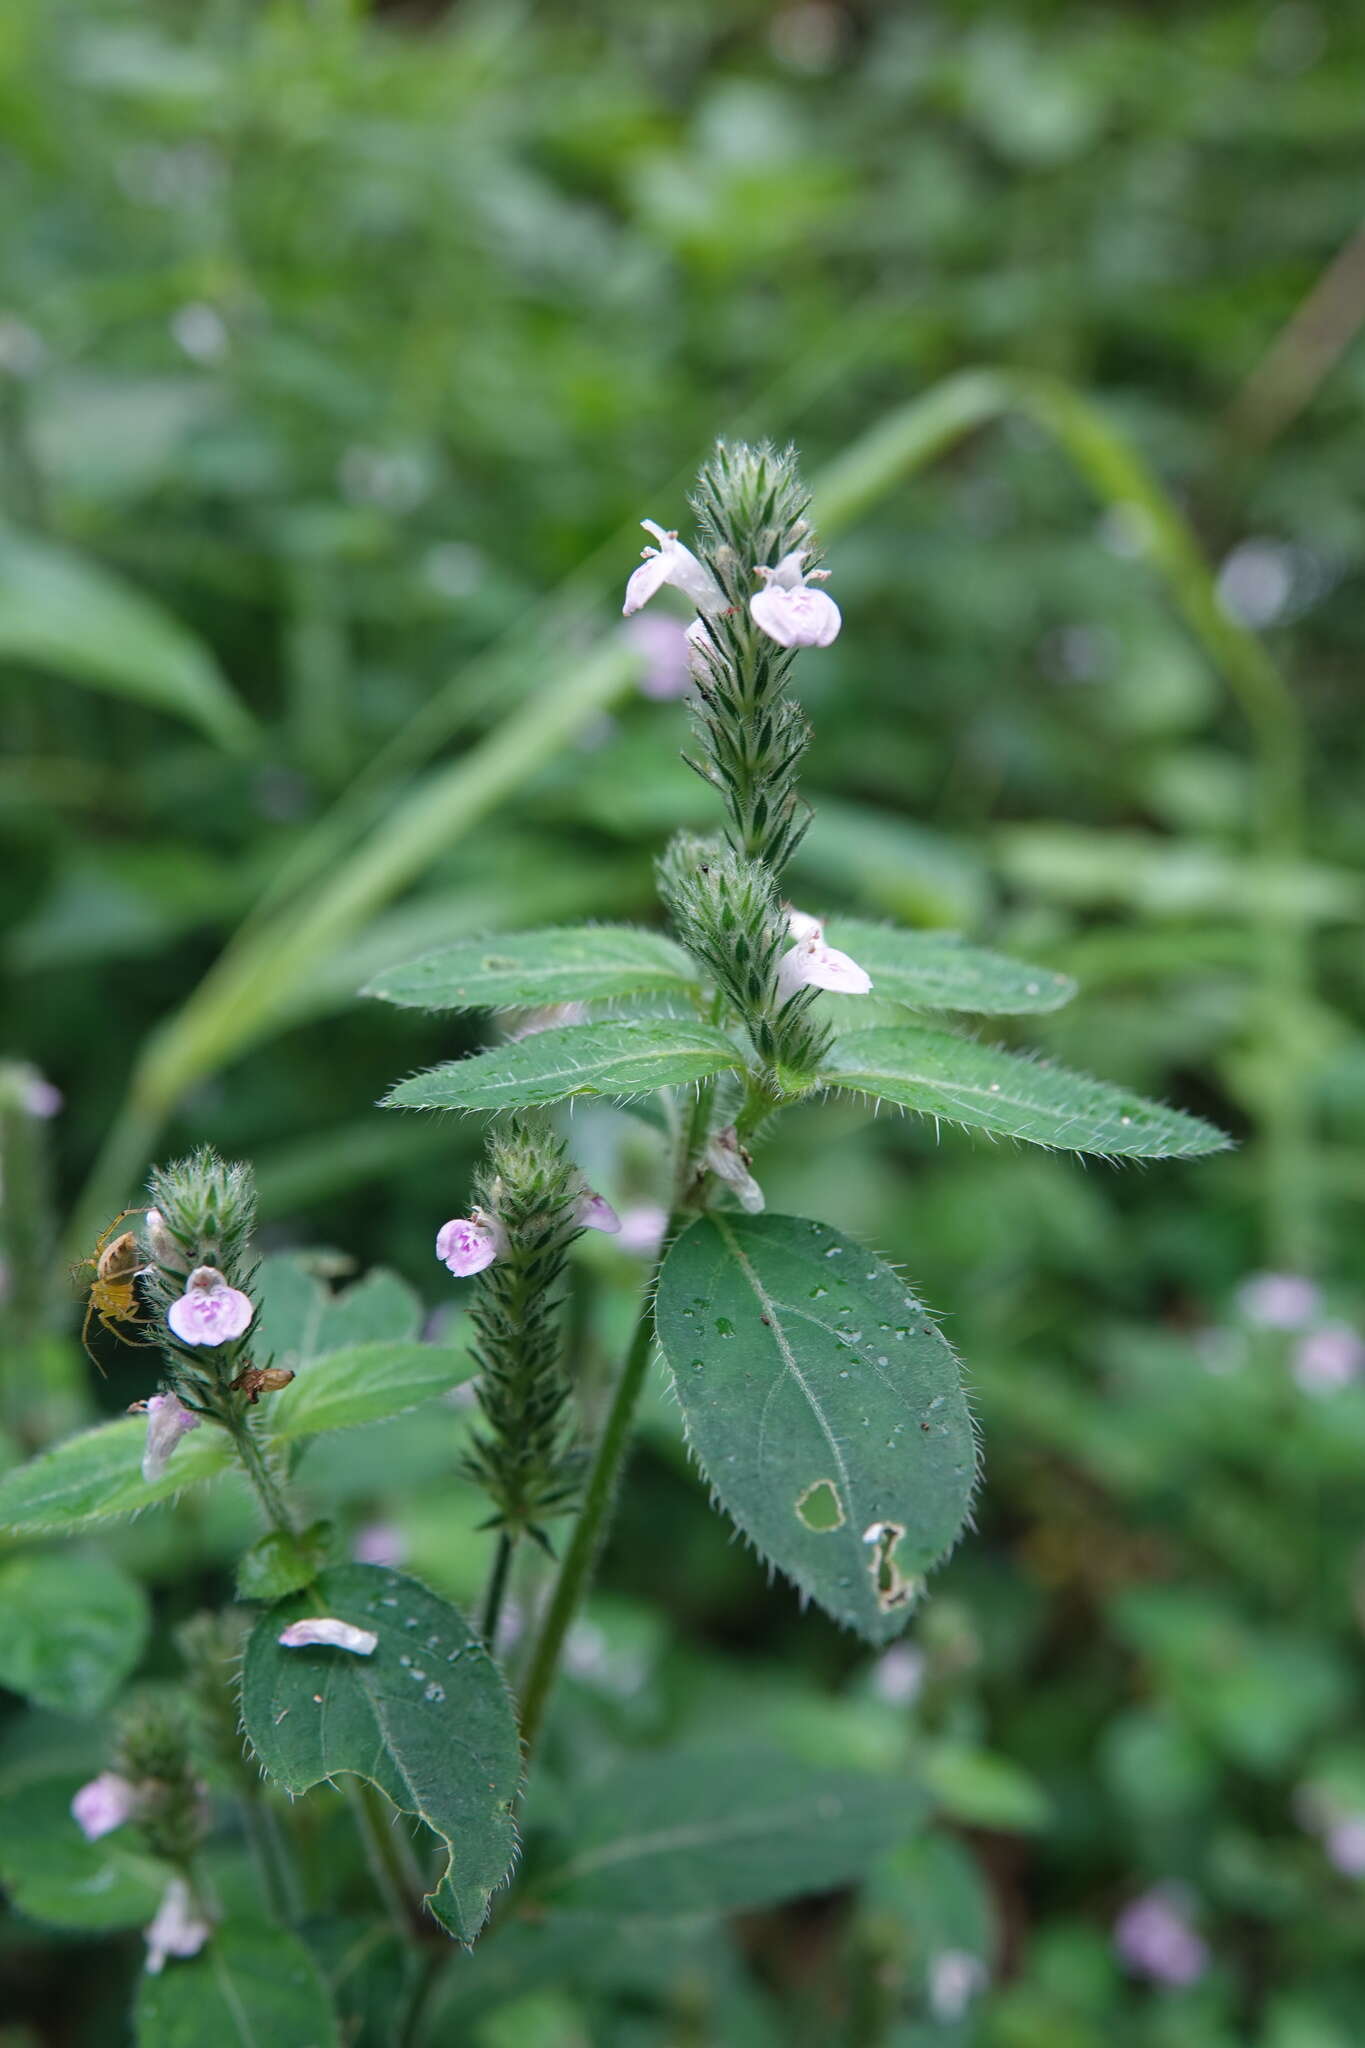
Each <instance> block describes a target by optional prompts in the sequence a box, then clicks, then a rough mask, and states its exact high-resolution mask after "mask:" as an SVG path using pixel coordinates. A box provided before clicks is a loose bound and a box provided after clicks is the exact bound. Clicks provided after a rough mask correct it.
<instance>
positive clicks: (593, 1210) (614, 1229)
mask: <svg viewBox="0 0 1365 2048" xmlns="http://www.w3.org/2000/svg"><path fill="white" fill-rule="evenodd" d="M578 1221H579V1223H580V1225H581V1226H582V1228H583V1229H584V1230H601V1231H604V1232H605V1233H606V1235H607V1236H608V1237H616V1236H619V1234H620V1230H621V1219H620V1217H619V1216H618V1215H617V1213H616V1211H615V1210H614V1209H613V1208H612V1206H611V1203H610V1202H609V1201H608V1200H607V1199H606V1197H605V1195H595V1194H594V1193H593V1191H592V1189H591V1188H588V1189H587V1190H586V1192H585V1193H584V1196H583V1199H582V1201H581V1202H580V1203H579V1205H578Z"/></svg>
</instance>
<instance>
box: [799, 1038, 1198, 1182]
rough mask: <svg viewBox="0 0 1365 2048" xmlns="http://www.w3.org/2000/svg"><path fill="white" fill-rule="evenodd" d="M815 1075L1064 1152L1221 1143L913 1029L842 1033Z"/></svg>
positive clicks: (1031, 1067) (1174, 1155)
mask: <svg viewBox="0 0 1365 2048" xmlns="http://www.w3.org/2000/svg"><path fill="white" fill-rule="evenodd" d="M821 1078H822V1079H823V1080H824V1081H826V1082H827V1083H828V1084H829V1085H830V1086H831V1087H837V1088H852V1089H856V1090H857V1091H858V1093H859V1094H862V1095H870V1096H874V1097H875V1098H876V1099H877V1100H878V1101H881V1102H896V1103H899V1104H900V1105H901V1106H902V1108H904V1109H913V1110H918V1112H919V1113H920V1115H922V1116H931V1117H933V1118H935V1119H936V1120H942V1121H943V1122H945V1123H955V1124H962V1125H964V1126H966V1127H967V1128H968V1129H972V1130H980V1131H991V1132H993V1133H997V1134H998V1135H1000V1136H1002V1137H1006V1138H1023V1139H1024V1140H1026V1142H1027V1143H1029V1144H1030V1145H1047V1146H1051V1147H1053V1148H1054V1149H1056V1150H1059V1151H1064V1152H1097V1153H1100V1154H1101V1155H1102V1156H1104V1157H1107V1158H1115V1159H1117V1158H1133V1159H1198V1158H1201V1157H1202V1156H1203V1155H1204V1154H1205V1153H1208V1152H1221V1151H1223V1150H1225V1149H1226V1147H1227V1145H1228V1142H1229V1141H1228V1139H1227V1138H1225V1137H1224V1136H1223V1133H1222V1132H1221V1131H1217V1130H1215V1129H1214V1128H1213V1126H1212V1124H1206V1123H1203V1122H1201V1120H1200V1119H1199V1118H1198V1117H1194V1116H1186V1115H1185V1114H1184V1112H1183V1111H1181V1110H1178V1109H1166V1108H1164V1107H1163V1106H1162V1104H1160V1103H1156V1102H1147V1101H1145V1100H1144V1099H1143V1097H1142V1096H1140V1095H1133V1094H1130V1093H1129V1091H1128V1090H1127V1089H1125V1088H1115V1087H1113V1086H1112V1085H1111V1084H1110V1083H1109V1082H1108V1081H1096V1080H1092V1078H1091V1077H1090V1075H1088V1074H1073V1073H1070V1072H1069V1071H1068V1070H1067V1068H1065V1067H1057V1066H1053V1065H1051V1064H1050V1063H1049V1062H1047V1061H1045V1060H1035V1059H1029V1058H1027V1057H1025V1056H1023V1055H1022V1054H1019V1053H1010V1052H1001V1051H1000V1049H999V1048H998V1047H997V1046H993V1045H978V1044H976V1042H975V1041H974V1040H973V1039H970V1038H954V1037H953V1036H952V1034H951V1033H950V1032H947V1031H932V1030H928V1029H922V1028H921V1027H919V1026H918V1025H905V1024H896V1025H891V1026H889V1027H885V1028H881V1029H874V1030H871V1031H851V1032H849V1033H847V1034H846V1035H845V1036H844V1037H842V1038H839V1039H837V1040H836V1041H835V1044H834V1049H833V1051H832V1053H831V1054H830V1060H829V1065H828V1066H827V1067H826V1069H825V1071H824V1074H823V1075H822V1077H821Z"/></svg>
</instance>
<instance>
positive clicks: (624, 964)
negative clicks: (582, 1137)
mask: <svg viewBox="0 0 1365 2048" xmlns="http://www.w3.org/2000/svg"><path fill="white" fill-rule="evenodd" d="M696 981H697V971H696V969H695V968H694V967H693V965H692V963H691V961H690V960H689V959H688V957H687V955H686V953H684V952H683V950H682V948H681V947H680V946H675V945H674V944H673V941H672V940H671V939H666V938H665V937H664V936H663V934H662V933H661V932H651V931H640V930H637V929H636V928H635V927H634V926H632V925H568V926H563V927H560V928H558V929H551V930H549V931H541V932H512V933H507V934H503V933H498V934H497V935H496V936H495V937H492V938H482V939H462V940H461V941H460V943H459V945H457V946H446V947H443V948H442V950H441V951H440V952H439V953H428V954H427V956H426V957H425V959H422V960H413V961H411V962H409V964H408V965H407V966H404V967H391V968H388V969H386V970H385V972H384V973H383V974H381V975H379V976H378V977H377V978H376V979H375V980H374V981H372V982H371V983H370V985H369V987H368V988H366V989H364V990H362V994H364V995H367V996H379V997H380V998H382V1000H383V1001H384V1002H386V1003H400V1004H402V1005H403V1006H404V1007H406V1008H408V1009H417V1010H511V1009H527V1008H542V1007H549V1006H550V1005H552V1004H555V1003H587V1002H600V1001H602V1000H603V999H605V998H607V997H611V996H629V995H638V994H641V993H642V992H644V991H646V990H659V989H662V990H665V991H669V992H671V993H674V994H685V993H686V992H687V990H688V989H689V988H691V987H693V986H695V984H696Z"/></svg>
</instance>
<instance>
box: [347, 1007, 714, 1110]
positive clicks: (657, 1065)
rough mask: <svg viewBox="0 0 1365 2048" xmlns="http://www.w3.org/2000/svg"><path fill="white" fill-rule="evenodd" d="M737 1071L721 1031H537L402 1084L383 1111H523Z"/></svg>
mask: <svg viewBox="0 0 1365 2048" xmlns="http://www.w3.org/2000/svg"><path fill="white" fill-rule="evenodd" d="M740 1064H741V1055H740V1052H739V1050H738V1048H737V1047H736V1046H735V1045H733V1044H732V1043H731V1041H730V1040H729V1039H728V1038H727V1037H726V1036H725V1034H724V1032H723V1031H716V1030H713V1029H712V1028H711V1026H710V1025H707V1024H687V1023H683V1022H681V1021H680V1020H677V1019H674V1018H671V1017H668V1018H657V1019H648V1020H642V1021H639V1022H630V1023H627V1022H604V1023H601V1024H570V1025H566V1026H564V1027H562V1028H560V1029H557V1030H552V1031H537V1032H536V1033H534V1035H533V1036H532V1037H530V1038H522V1039H518V1040H517V1041H516V1042H515V1043H514V1044H511V1045H499V1046H494V1047H493V1048H492V1049H491V1050H490V1051H488V1052H477V1053H474V1054H472V1055H471V1056H470V1058H469V1059H466V1060H454V1061H452V1062H451V1063H450V1064H449V1065H448V1066H443V1067H431V1068H429V1069H428V1071H427V1072H426V1073H424V1074H414V1075H413V1077H412V1079H411V1080H409V1081H401V1082H400V1083H399V1084H398V1086H397V1087H396V1088H394V1089H392V1090H391V1091H390V1093H389V1094H388V1095H386V1096H385V1097H384V1102H383V1107H384V1108H385V1109H482V1110H497V1109H524V1108H527V1107H529V1106H530V1105H531V1104H533V1103H538V1102H562V1101H563V1100H564V1099H565V1097H567V1096H571V1095H637V1094H640V1093H641V1092H643V1091H645V1090H648V1089H652V1088H675V1087H682V1086H684V1085H686V1084H687V1083H689V1082H692V1081H701V1080H704V1079H705V1078H706V1076H707V1075H708V1074H719V1073H723V1072H724V1071H725V1069H726V1068H728V1067H737V1066H739V1065H740Z"/></svg>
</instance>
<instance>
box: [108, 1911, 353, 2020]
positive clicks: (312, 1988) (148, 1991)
mask: <svg viewBox="0 0 1365 2048" xmlns="http://www.w3.org/2000/svg"><path fill="white" fill-rule="evenodd" d="M134 2023H135V2027H136V2038H137V2044H138V2048H198V2044H199V2043H201V2042H203V2043H207V2042H210V2041H211V2042H212V2043H213V2048H266V2044H268V2048H339V2043H340V2040H341V2036H340V2034H339V2032H338V2030H337V2021H336V2014H335V2012H334V2011H333V2009H332V2001H331V1998H330V1997H329V1996H328V1992H327V1987H326V1985H325V1984H324V1983H323V1981H322V1978H321V1976H320V1974H319V1972H318V1967H317V1964H316V1963H315V1962H314V1961H313V1958H312V1956H311V1955H310V1954H309V1953H308V1950H307V1949H306V1948H305V1947H304V1945H303V1943H302V1942H301V1941H300V1940H299V1938H298V1936H297V1935H296V1934H290V1933H288V1932H287V1931H286V1930H285V1929H284V1928H282V1927H264V1926H260V1925H257V1924H255V1923H253V1922H250V1921H248V1922H246V1923H245V1924H238V1923H237V1922H236V1921H234V1920H232V1919H227V1920H225V1921H224V1922H223V1924H222V1925H221V1926H220V1927H216V1928H215V1929H214V1931H213V1933H212V1934H211V1935H210V1937H209V1940H208V1942H207V1944H206V1946H205V1947H204V1948H203V1949H201V1951H200V1953H199V1954H198V1955H197V1956H194V1957H192V1958H190V1959H189V1960H185V1959H183V1958H182V1959H178V1960H176V1959H173V1960H172V1961H170V1962H168V1963H167V1964H166V1967H165V1969H164V1970H162V1971H161V1972H160V1974H159V1975H157V1976H149V1975H148V1974H146V1973H145V1972H144V1974H143V1976H142V1979H141V1982H140V1984H139V1987H138V1994H137V2007H136V2011H135V2013H134Z"/></svg>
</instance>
